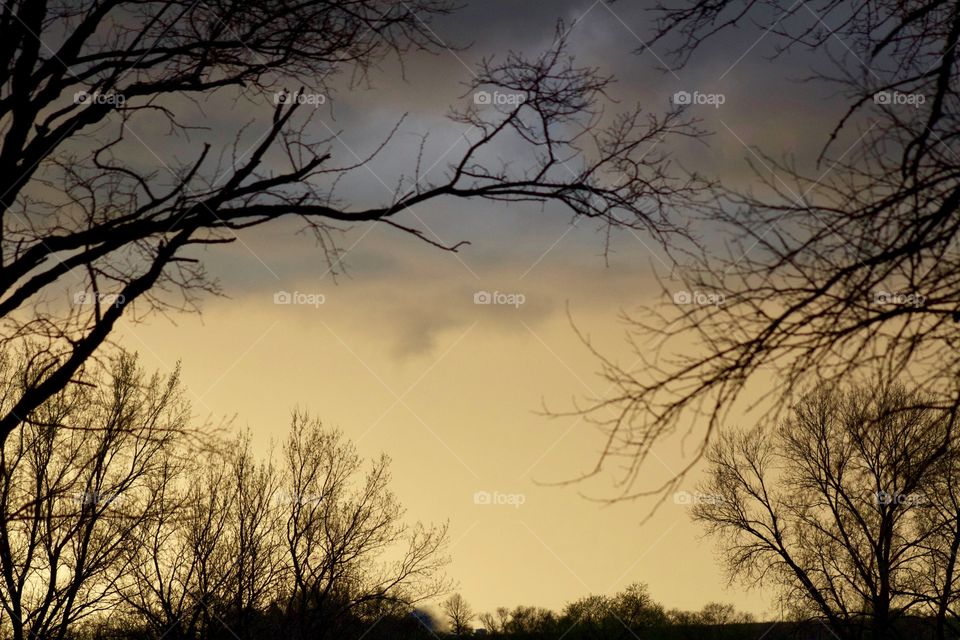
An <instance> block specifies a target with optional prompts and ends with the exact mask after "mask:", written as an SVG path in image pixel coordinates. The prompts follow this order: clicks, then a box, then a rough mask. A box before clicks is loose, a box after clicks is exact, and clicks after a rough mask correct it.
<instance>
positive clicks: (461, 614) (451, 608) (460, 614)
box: [440, 593, 476, 636]
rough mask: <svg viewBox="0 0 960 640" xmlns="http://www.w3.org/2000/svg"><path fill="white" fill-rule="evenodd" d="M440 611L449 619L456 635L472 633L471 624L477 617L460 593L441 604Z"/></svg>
mask: <svg viewBox="0 0 960 640" xmlns="http://www.w3.org/2000/svg"><path fill="white" fill-rule="evenodd" d="M440 610H441V611H443V613H444V615H445V616H446V617H447V622H449V623H450V629H451V630H452V631H453V633H454V634H455V635H458V636H462V635H464V634H466V633H470V631H471V630H472V627H471V626H470V623H471V622H472V621H473V619H474V618H475V617H476V614H475V613H474V612H473V609H472V608H471V607H470V605H469V604H468V603H467V601H466V600H465V599H464V598H463V596H461V595H460V594H459V593H455V594H453V595H452V596H450V597H449V598H447V599H446V600H444V601H443V602H441V603H440Z"/></svg>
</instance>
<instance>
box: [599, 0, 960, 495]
mask: <svg viewBox="0 0 960 640" xmlns="http://www.w3.org/2000/svg"><path fill="white" fill-rule="evenodd" d="M658 11H659V13H658V15H659V19H660V20H659V24H658V27H657V30H656V41H657V42H659V43H660V44H667V45H668V46H670V47H672V49H673V52H674V54H675V58H674V59H675V60H676V61H677V62H678V63H680V64H683V63H685V62H687V61H688V60H689V59H691V56H694V55H696V50H697V48H698V47H699V46H700V44H701V43H703V42H704V41H706V40H708V39H710V38H713V37H715V36H716V35H717V34H718V33H720V32H724V31H728V30H732V29H735V28H745V27H747V26H748V25H750V24H755V25H758V27H757V28H758V36H759V35H760V34H762V37H763V40H764V42H765V43H772V44H773V46H774V47H775V48H776V54H777V55H776V57H775V58H774V60H773V61H772V62H771V63H770V64H772V65H777V64H780V63H781V62H782V56H783V55H784V54H785V53H787V52H789V53H790V54H791V55H793V56H795V57H799V56H800V55H802V54H803V53H804V52H807V53H809V55H810V60H811V63H812V66H813V67H814V69H815V71H814V72H813V75H812V77H810V78H808V79H807V85H806V86H807V87H808V89H807V92H808V95H814V94H815V92H817V91H819V90H820V89H822V90H823V91H824V92H826V91H829V92H830V93H831V94H832V95H835V96H841V97H842V98H843V99H845V100H846V106H847V110H846V112H845V113H844V114H843V116H842V118H840V119H839V121H828V122H826V123H825V126H824V128H823V130H822V132H821V134H822V140H823V148H822V151H821V154H820V156H819V158H818V159H817V160H816V162H815V163H811V165H810V166H809V168H806V167H807V165H804V164H798V163H797V161H796V159H795V158H792V157H788V158H787V159H781V156H782V155H786V154H787V153H789V152H790V151H792V150H781V149H776V148H774V149H766V150H759V151H758V150H754V149H750V150H749V151H745V152H744V155H745V156H746V157H747V159H748V162H749V163H750V165H751V167H752V168H753V169H754V170H755V174H756V176H755V180H754V181H753V182H752V184H750V185H749V186H743V187H740V186H739V185H735V184H733V183H731V182H730V181H725V182H724V184H723V187H722V188H718V189H717V190H716V192H715V197H713V198H711V199H709V200H708V201H706V202H705V205H704V206H703V207H702V208H699V209H698V211H699V212H700V218H699V219H700V221H701V222H700V223H698V224H697V225H696V227H697V228H698V229H703V230H705V231H704V233H705V234H708V235H707V237H708V238H710V239H711V241H710V242H709V243H705V246H703V247H701V248H700V249H699V250H693V251H691V252H690V254H689V255H688V256H687V257H686V258H684V259H683V261H681V262H680V263H678V264H677V265H676V267H677V268H676V270H675V272H674V273H673V274H672V275H673V280H672V281H664V293H665V294H666V296H667V297H670V296H671V294H675V293H677V292H678V291H684V290H686V291H687V292H697V293H701V294H704V296H713V297H708V298H707V299H710V300H721V301H722V304H707V305H697V304H693V305H683V306H680V305H674V304H670V303H667V304H665V305H656V306H652V307H650V308H648V309H645V310H643V311H641V312H639V313H636V314H633V315H632V318H631V320H632V325H631V342H632V344H634V345H637V346H638V347H637V349H636V358H637V359H639V360H640V364H639V365H637V366H635V367H626V366H624V365H623V364H621V363H619V362H617V361H616V360H614V359H613V358H609V357H605V356H604V355H603V354H599V353H598V354H597V355H598V356H599V357H600V358H601V367H602V375H603V377H604V378H605V379H606V380H607V381H608V382H609V383H610V388H611V391H610V392H609V393H608V394H604V395H603V397H601V398H599V399H597V401H596V402H595V403H593V404H591V405H588V406H586V407H584V412H585V413H586V415H588V416H589V417H591V418H592V419H594V420H596V421H597V422H599V423H600V424H601V425H602V426H603V427H604V428H605V429H606V430H607V432H608V434H609V439H608V442H607V450H606V455H604V456H603V457H602V459H601V460H599V461H598V464H597V465H596V467H595V468H594V469H593V473H600V472H601V471H603V470H604V469H605V468H606V463H611V466H613V463H614V462H615V461H619V460H621V459H622V458H624V457H627V458H632V459H633V461H634V463H633V464H631V465H627V466H626V471H625V472H624V473H623V474H622V475H621V476H620V478H619V480H620V482H621V485H620V486H621V489H622V494H621V496H622V497H628V496H640V495H650V494H658V493H659V494H660V496H661V498H666V496H667V495H668V493H669V492H670V491H671V490H672V489H674V488H675V487H677V485H678V483H679V478H672V479H671V480H670V481H668V482H666V483H665V484H662V485H658V486H642V487H637V486H635V480H636V478H637V469H638V468H639V465H641V464H642V463H643V461H644V460H645V459H646V457H647V456H648V455H649V452H650V450H651V447H652V446H654V445H655V444H656V443H658V442H662V441H663V440H664V439H665V438H668V437H669V436H670V435H671V434H674V433H676V432H677V430H678V429H681V430H686V429H690V431H692V432H695V433H696V434H697V435H698V436H702V437H703V440H702V442H703V444H704V446H705V445H706V443H707V442H708V440H709V438H710V437H711V435H712V433H713V432H714V431H715V430H716V429H717V428H718V427H719V425H720V424H721V421H722V420H723V416H724V414H725V413H726V412H728V411H729V410H730V409H731V408H732V407H733V406H734V405H735V404H736V403H737V402H738V400H742V399H743V398H744V397H745V394H744V391H745V389H747V388H748V387H749V386H751V385H752V384H754V383H756V384H762V385H765V386H769V385H771V381H772V385H773V386H772V388H770V389H769V391H767V392H766V393H767V396H768V398H769V400H770V402H769V404H768V405H765V406H767V407H769V413H768V415H767V416H766V417H767V418H769V419H772V420H775V419H777V418H779V417H782V413H781V412H782V411H783V410H784V408H785V407H787V406H789V405H790V403H791V402H792V401H793V400H795V399H796V397H797V395H798V394H799V393H800V392H801V391H802V390H803V389H805V388H807V387H808V386H809V385H811V384H814V383H816V382H818V381H841V380H850V379H851V378H853V379H865V378H867V377H870V376H874V375H876V373H877V372H878V371H879V372H881V374H882V375H884V376H885V377H886V378H887V379H888V380H893V379H895V378H897V377H898V376H900V377H909V378H911V379H912V380H913V382H914V383H915V384H917V385H919V386H922V387H923V388H924V389H926V390H927V392H928V393H930V394H932V395H933V396H934V397H935V399H936V400H937V401H938V402H940V403H941V404H943V405H944V406H947V407H950V408H951V409H952V410H955V409H956V407H957V406H958V403H960V386H958V384H957V380H958V379H960V378H958V376H957V372H958V364H960V362H958V360H957V353H958V350H957V348H956V347H957V344H958V324H957V322H958V319H960V306H958V304H960V283H958V280H957V278H956V274H957V273H958V271H960V253H958V251H957V238H958V234H960V209H958V205H960V181H958V177H960V174H958V167H960V161H958V157H957V155H956V153H955V152H954V151H953V149H952V146H953V144H954V142H955V140H956V136H957V132H958V131H960V126H958V124H960V123H958V113H960V111H958V107H960V102H958V95H960V94H958V91H957V88H958V78H960V71H958V60H957V55H958V54H957V47H956V44H957V38H958V34H960V28H958V27H960V4H958V3H956V2H939V1H921V2H909V3H895V2H894V3H891V2H879V1H873V0H869V1H866V2H859V3H854V4H850V3H845V2H839V1H837V0H823V1H817V2H799V3H795V4H790V3H787V4H783V3H777V2H767V1H764V0H757V1H754V0H749V1H745V2H739V1H735V0H721V1H719V2H712V1H711V2H704V1H699V0H697V1H694V2H691V3H686V4H685V5H684V6H682V7H679V6H670V5H669V3H667V4H664V5H662V6H660V8H659V10H658ZM828 23H829V24H832V26H831V28H829V29H825V28H824V25H825V24H828ZM773 68H776V67H773ZM921 98H922V99H921ZM804 135H805V136H806V137H809V136H810V135H816V132H804ZM701 225H702V226H701ZM717 238H719V239H720V242H722V243H725V248H724V249H722V250H721V249H718V246H720V242H714V241H713V239H717ZM706 245H709V246H706ZM871 379H872V378H871ZM691 424H692V425H694V426H693V427H688V425H691ZM696 462H697V459H694V460H692V461H691V462H690V465H691V466H692V465H693V464H696ZM687 469H689V467H687ZM618 473H619V472H618ZM683 473H685V470H681V472H680V476H682V475H683Z"/></svg>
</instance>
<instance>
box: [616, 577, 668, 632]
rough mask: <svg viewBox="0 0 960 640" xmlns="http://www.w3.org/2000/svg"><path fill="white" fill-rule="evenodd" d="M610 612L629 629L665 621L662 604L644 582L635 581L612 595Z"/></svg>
mask: <svg viewBox="0 0 960 640" xmlns="http://www.w3.org/2000/svg"><path fill="white" fill-rule="evenodd" d="M609 610H610V613H611V614H612V615H614V616H616V617H617V618H618V619H619V620H620V621H621V622H622V623H623V624H624V625H625V626H627V627H629V628H630V629H631V630H636V629H641V628H648V627H657V626H661V625H663V624H664V623H666V621H667V614H666V611H665V610H664V608H663V606H662V605H661V604H659V603H658V602H655V601H654V599H653V597H651V596H650V590H649V588H648V587H647V585H646V584H643V583H642V582H635V583H633V584H631V585H630V586H628V587H627V588H626V589H624V590H623V591H620V592H619V593H617V594H616V595H614V596H613V598H612V599H611V601H610V603H609Z"/></svg>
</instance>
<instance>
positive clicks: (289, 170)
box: [0, 0, 697, 440]
mask: <svg viewBox="0 0 960 640" xmlns="http://www.w3.org/2000/svg"><path fill="white" fill-rule="evenodd" d="M452 8H453V7H452V4H451V3H449V2H447V0H410V1H409V2H393V1H387V0H336V1H332V2H305V1H298V0H256V1H253V0H207V1H204V2H195V1H193V0H152V1H148V2H143V1H141V0H80V1H63V2H60V1H57V2H54V1H43V0H42V1H36V0H11V1H10V2H6V3H4V5H3V8H2V9H0V27H2V30H3V34H4V38H3V43H2V45H0V122H2V123H3V126H2V130H0V319H2V323H3V328H2V338H3V343H4V345H6V346H10V344H11V343H18V342H22V341H25V340H29V341H31V343H32V344H34V345H37V344H39V345H40V346H42V347H43V348H42V349H41V350H35V351H36V353H37V355H36V356H35V358H34V361H32V362H31V363H30V367H31V372H32V373H31V376H30V378H31V381H30V384H29V385H28V386H26V387H25V388H24V389H23V392H22V395H21V397H20V398H18V399H17V401H16V402H14V403H12V404H11V405H10V406H9V408H7V409H6V410H5V411H4V413H3V414H2V415H0V440H2V439H4V438H6V437H7V436H8V435H9V434H10V433H11V431H12V430H13V429H15V428H16V427H17V425H19V424H20V423H21V421H22V419H23V416H25V415H26V414H28V413H30V411H32V410H34V409H35V408H37V407H38V406H40V405H41V404H42V403H43V402H44V400H46V399H47V398H49V397H51V396H52V395H53V394H55V393H56V392H57V391H59V390H60V389H62V388H63V387H64V385H65V384H66V383H67V382H68V381H69V380H70V379H71V378H74V377H75V376H77V375H79V372H81V369H82V367H83V365H84V363H85V362H87V361H88V359H89V358H90V357H91V355H93V354H94V353H96V351H97V349H98V348H99V347H100V346H102V345H103V344H104V343H105V342H106V341H107V340H108V339H109V337H110V334H111V331H112V330H113V328H114V326H115V324H116V323H117V321H118V320H119V319H120V318H121V316H124V315H126V316H127V317H131V318H137V317H142V315H143V314H144V313H147V312H149V311H151V310H156V309H161V310H167V309H171V308H173V309H181V308H193V307H194V306H195V304H196V302H197V301H198V298H199V297H200V296H201V295H202V294H203V293H205V292H207V293H209V292H214V291H216V290H217V287H216V284H215V283H214V282H212V281H211V280H210V278H209V277H208V276H207V274H206V273H205V271H204V269H203V262H202V260H201V258H199V257H198V255H197V252H196V251H195V249H197V248H198V247H203V246H206V245H211V244H220V243H228V242H233V241H235V240H237V238H238V237H239V234H241V233H242V232H243V231H245V230H249V229H252V228H255V227H258V226H260V225H262V224H264V223H267V222H270V221H274V220H277V219H278V218H281V217H285V216H297V217H299V218H300V219H301V220H302V221H303V223H304V225H305V226H306V228H307V229H308V230H310V231H312V232H313V233H314V234H315V235H316V237H317V239H318V241H319V242H320V243H321V245H322V247H323V248H324V250H326V251H328V252H329V253H328V255H329V256H330V259H331V262H332V264H333V265H335V264H336V258H335V254H336V246H337V245H336V241H335V238H334V234H335V233H336V231H337V229H338V227H337V225H339V224H349V223H373V222H381V223H384V224H387V225H390V226H391V227H394V228H396V229H397V230H399V231H402V232H404V233H408V234H412V235H414V236H416V237H417V238H419V239H420V240H423V241H425V242H427V243H430V244H432V245H435V246H438V247H441V248H444V249H447V250H451V251H455V250H457V249H458V248H459V247H460V246H462V242H455V243H452V244H451V243H445V242H443V241H441V240H440V239H439V238H437V237H435V236H432V235H431V234H430V233H429V232H428V231H427V230H425V229H421V228H419V227H418V225H417V221H416V220H414V221H413V222H411V221H410V220H409V219H408V218H410V217H411V215H410V212H411V208H412V207H414V206H417V205H420V204H423V203H426V202H429V201H444V202H446V201H451V200H462V199H466V198H474V199H483V200H490V201H498V202H531V201H532V202H554V203H557V204H558V205H559V206H561V207H562V208H564V209H565V210H566V211H568V212H569V213H570V214H572V215H573V216H575V217H578V216H585V217H589V218H594V219H596V220H598V221H600V222H602V223H605V224H609V225H615V226H629V227H633V228H637V229H643V230H645V231H647V232H650V233H652V234H653V236H655V237H657V238H658V239H659V240H661V241H665V239H666V237H668V236H670V235H671V234H675V233H682V232H683V226H682V224H677V223H676V222H675V221H674V220H673V219H671V217H670V216H669V205H670V203H671V202H673V201H674V200H679V199H682V198H683V197H684V196H685V195H689V194H690V193H691V192H693V191H695V190H696V188H697V186H696V183H695V182H694V181H691V180H690V179H687V178H680V179H674V178H673V177H672V176H670V175H669V172H668V171H667V158H666V157H665V155H664V154H663V153H661V152H660V151H659V150H654V151H652V152H651V149H650V148H649V147H652V146H654V145H653V143H654V142H656V141H658V140H661V139H662V138H663V137H664V136H670V135H695V134H696V131H695V130H694V128H693V127H692V126H690V124H689V123H687V122H685V121H684V120H683V119H682V118H680V117H679V115H678V113H677V112H676V111H672V112H670V113H667V114H665V115H664V116H662V117H658V116H653V115H647V114H643V113H641V112H640V110H639V109H633V110H631V109H628V110H627V111H626V112H625V113H624V114H623V115H621V116H618V117H613V118H611V117H609V116H607V117H601V113H602V107H603V104H604V103H605V97H606V96H605V90H606V88H607V87H608V85H609V83H610V82H611V78H609V77H606V76H603V75H601V74H600V73H598V71H597V70H596V69H592V68H586V67H578V66H577V65H576V64H575V63H574V62H573V60H572V58H571V57H570V56H568V55H567V54H566V53H565V51H564V49H565V39H564V37H563V36H564V32H563V31H562V30H558V38H557V40H556V43H555V44H554V46H553V47H551V48H550V49H549V50H547V51H545V52H544V53H543V54H542V55H539V56H533V57H523V56H520V55H510V56H508V57H506V58H505V59H503V60H487V61H485V62H484V63H482V64H481V65H480V67H479V68H478V69H477V70H476V75H475V77H473V78H471V79H470V86H469V88H468V90H469V91H471V92H475V91H479V90H485V91H488V92H489V91H494V92H496V91H499V92H508V93H510V94H511V95H515V96H517V99H516V100H511V101H510V104H509V105H501V104H499V103H498V104H493V105H485V104H482V101H480V100H473V99H471V98H470V97H466V96H465V98H464V102H466V105H465V106H459V107H458V106H456V105H454V106H453V109H452V113H451V118H452V120H453V122H455V123H460V124H469V125H471V127H470V129H471V131H470V133H469V134H468V135H467V140H468V144H467V145H466V150H464V151H461V152H459V155H456V156H455V157H454V158H453V160H452V161H451V162H449V164H448V165H447V168H446V172H445V175H444V176H443V177H442V178H439V179H438V178H435V177H433V176H423V175H421V173H420V171H421V160H422V159H423V158H422V156H423V151H424V146H423V145H422V144H421V145H420V147H419V148H417V147H416V146H415V147H414V148H413V149H411V150H410V153H409V154H407V157H409V158H411V160H410V165H409V167H405V171H404V174H405V175H408V176H413V177H412V179H411V180H410V181H401V182H400V183H399V184H398V185H397V186H396V190H395V192H394V195H393V197H392V198H389V199H387V200H385V201H384V202H382V203H381V204H378V205H374V206H364V205H357V204H353V203H350V202H344V200H343V196H342V194H341V191H340V190H339V189H338V186H339V185H340V184H341V180H342V178H344V177H345V176H347V175H352V174H353V173H355V172H357V171H360V170H364V171H365V170H366V169H367V166H366V165H367V163H368V162H369V160H370V159H371V157H372V156H371V157H366V158H360V157H356V156H354V155H353V154H352V152H350V151H347V152H343V151H342V150H341V149H340V148H339V134H338V133H337V132H335V131H334V130H333V129H331V128H329V127H328V126H325V123H324V124H321V123H320V122H318V120H319V116H318V114H319V113H320V111H319V110H317V109H315V108H313V106H315V104H318V103H320V102H324V103H328V104H333V103H334V102H335V101H336V91H335V87H336V83H337V82H341V81H343V79H344V78H351V77H358V76H359V77H362V76H363V74H365V73H366V72H367V71H368V70H369V69H370V68H371V67H372V66H373V65H375V64H377V63H378V62H380V61H382V60H384V59H386V58H387V57H390V56H395V57H398V58H399V59H400V60H401V61H403V60H404V59H405V58H407V57H408V56H410V55H411V54H412V53H414V52H416V51H421V50H425V51H437V50H439V49H441V48H444V47H446V46H447V45H446V43H444V41H443V40H442V39H441V38H440V37H439V36H438V35H437V34H436V32H435V31H434V30H433V28H432V27H431V26H430V23H431V19H432V18H434V17H436V16H438V15H443V14H445V13H447V12H449V11H451V10H452ZM298 86H299V87H300V89H296V87H298ZM291 96H292V97H291ZM301 96H307V97H310V96H313V97H314V98H315V100H313V103H311V101H310V100H302V99H301V98H300V97H301ZM321 98H322V99H321ZM215 100H221V101H223V100H233V101H244V102H246V103H247V104H249V105H251V107H252V108H253V112H254V113H255V114H258V115H255V116H254V117H253V122H251V124H255V125H256V126H257V129H258V130H260V129H262V130H263V132H262V134H261V135H259V136H256V137H255V139H254V140H253V141H252V142H251V140H250V139H249V136H247V137H244V132H245V129H237V128H231V125H230V124H229V122H227V121H219V120H218V119H216V118H210V117H209V116H207V117H206V118H205V119H204V121H203V124H204V125H205V126H207V127H208V128H210V129H211V131H212V135H210V136H208V137H207V141H206V142H202V140H203V139H204V138H202V137H201V138H200V141H198V142H196V143H191V142H190V140H192V138H190V137H189V134H191V133H193V134H194V135H197V136H199V134H198V133H197V127H196V126H195V125H193V124H191V120H190V116H191V114H195V113H196V112H197V109H198V108H199V109H202V108H203V107H204V105H208V104H214V101H215ZM158 123H161V124H162V125H166V126H167V127H168V128H169V131H170V135H174V136H178V137H179V138H180V139H182V140H184V141H185V144H183V145H179V147H178V149H177V150H176V153H175V154H171V153H167V152H164V151H163V150H160V148H159V147H158V146H157V145H152V144H151V143H152V142H153V139H152V138H150V136H148V135H146V134H143V133H142V131H143V127H144V126H149V127H150V128H151V129H152V130H155V129H156V126H157V124H158ZM400 126H401V125H400V123H398V124H397V127H396V128H395V129H394V131H397V129H398V128H399V127H400ZM392 137H393V136H392V135H391V136H390V137H388V139H387V140H384V141H383V144H382V145H381V146H380V147H379V148H378V150H377V152H379V150H381V149H383V147H384V146H385V145H387V144H388V143H389V142H390V141H391V139H392ZM224 141H227V142H224ZM231 141H232V142H231ZM506 141H510V142H511V143H518V144H520V145H522V146H523V148H525V149H526V151H525V153H524V159H521V158H520V157H519V156H517V157H513V158H511V160H512V161H511V162H500V161H498V160H497V159H496V158H497V155H498V154H497V149H498V145H500V144H502V143H504V142H506ZM377 152H375V153H374V155H376V153H377ZM144 159H146V161H143V160H144ZM65 288H66V289H69V290H70V293H71V294H72V298H71V299H72V300H74V301H76V300H81V301H83V302H87V303H89V304H81V305H76V304H74V305H70V304H64V302H65V300H64V296H63V290H64V289H65Z"/></svg>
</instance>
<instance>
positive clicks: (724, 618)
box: [696, 602, 754, 625]
mask: <svg viewBox="0 0 960 640" xmlns="http://www.w3.org/2000/svg"><path fill="white" fill-rule="evenodd" d="M696 619H697V621H698V622H699V623H700V624H714V625H725V624H745V623H748V622H753V621H754V617H753V615H752V614H750V613H747V612H744V611H737V609H736V607H734V606H733V605H732V604H724V603H721V602H708V603H707V604H705V605H704V606H703V609H701V610H700V612H699V613H697V614H696Z"/></svg>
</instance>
